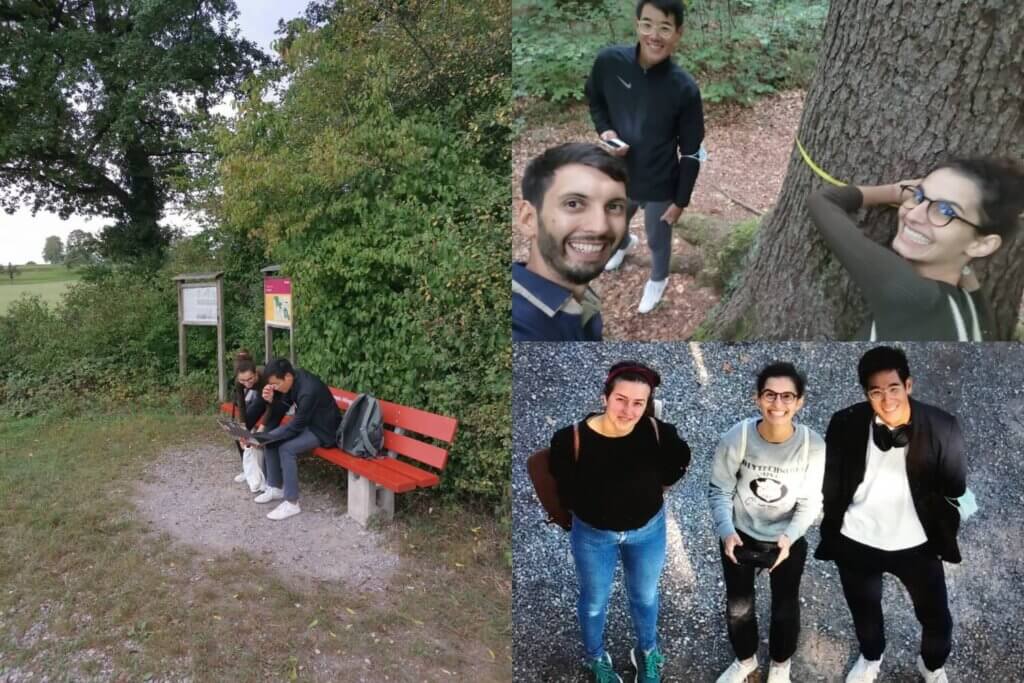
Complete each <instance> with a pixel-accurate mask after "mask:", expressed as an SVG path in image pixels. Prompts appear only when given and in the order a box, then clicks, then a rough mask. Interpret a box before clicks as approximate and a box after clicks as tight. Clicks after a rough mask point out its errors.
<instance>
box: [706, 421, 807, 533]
mask: <svg viewBox="0 0 1024 683" xmlns="http://www.w3.org/2000/svg"><path fill="white" fill-rule="evenodd" d="M758 419H759V418H752V419H748V420H743V421H741V422H739V423H737V424H735V425H733V427H732V428H731V429H729V431H727V432H726V433H725V434H723V435H722V438H721V440H719V442H718V447H717V448H716V449H715V458H714V462H712V464H711V486H710V490H709V491H708V499H709V502H710V503H711V518H712V519H713V520H714V524H715V533H716V534H718V537H719V538H725V537H727V536H729V535H730V534H733V533H735V531H736V530H737V529H739V530H740V531H742V532H743V533H745V534H748V535H750V536H752V537H754V538H756V539H758V540H759V541H770V542H771V541H776V540H778V538H779V536H781V535H782V534H785V535H786V536H789V538H790V540H792V541H796V540H797V539H798V538H800V537H801V536H803V535H804V533H806V531H807V528H808V527H809V526H810V525H811V524H812V523H813V522H814V520H815V518H816V517H817V516H818V513H819V512H821V502H822V494H821V484H822V479H824V476H825V441H824V440H823V439H822V438H821V437H820V436H818V434H817V433H815V432H814V431H813V430H811V429H809V428H807V427H806V426H804V425H795V427H796V429H795V430H794V431H793V436H791V437H789V439H787V440H786V441H784V442H783V443H779V444H774V443H768V442H767V441H765V440H764V439H763V438H762V437H761V435H760V433H758V431H757V422H758ZM744 430H746V452H745V453H743V452H742V450H743V432H744Z"/></svg>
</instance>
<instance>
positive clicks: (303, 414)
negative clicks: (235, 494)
mask: <svg viewBox="0 0 1024 683" xmlns="http://www.w3.org/2000/svg"><path fill="white" fill-rule="evenodd" d="M265 374H266V378H267V386H266V387H264V391H263V398H264V400H266V401H267V402H268V403H271V407H270V418H269V420H268V422H269V423H270V424H278V423H279V422H280V421H281V418H282V417H283V416H284V413H285V412H286V411H287V410H288V409H289V408H291V407H292V406H295V414H294V415H292V419H291V420H290V421H289V422H288V424H285V425H281V426H280V427H276V428H274V429H273V430H271V431H270V432H268V433H267V436H266V439H267V441H268V442H269V443H267V445H266V446H265V453H264V455H265V461H266V469H267V490H266V491H264V492H263V493H261V494H260V495H258V496H256V498H255V501H256V502H257V503H269V502H271V501H274V500H281V499H282V498H283V499H284V500H283V501H282V502H281V504H280V505H278V506H277V507H276V508H274V510H272V511H271V512H270V514H268V515H267V517H268V518H269V519H273V520H282V519H287V518H288V517H292V516H293V515H297V514H299V513H300V512H301V511H302V510H300V509H299V502H298V501H299V468H298V462H297V461H298V457H299V455H301V454H302V453H305V452H307V451H311V450H313V449H314V448H316V447H317V446H333V445H335V443H336V440H337V434H338V425H339V424H341V412H340V411H339V410H338V405H337V404H336V403H335V402H334V397H333V396H332V395H331V391H330V389H328V388H327V385H326V384H324V383H323V382H322V381H321V380H320V378H319V377H317V376H316V375H314V374H312V373H310V372H306V371H305V370H300V369H299V368H293V367H292V364H291V363H289V362H288V361H287V360H286V359H284V358H277V359H275V360H272V361H270V363H268V364H267V368H266V370H265ZM282 480H283V484H284V487H283V489H282Z"/></svg>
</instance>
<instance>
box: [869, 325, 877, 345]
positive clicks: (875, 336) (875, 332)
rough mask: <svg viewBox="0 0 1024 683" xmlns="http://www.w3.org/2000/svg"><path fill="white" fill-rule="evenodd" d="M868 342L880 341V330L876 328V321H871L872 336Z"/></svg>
mask: <svg viewBox="0 0 1024 683" xmlns="http://www.w3.org/2000/svg"><path fill="white" fill-rule="evenodd" d="M868 341H873V342H874V341H878V328H876V327H875V321H874V320H872V321H871V336H870V337H868Z"/></svg>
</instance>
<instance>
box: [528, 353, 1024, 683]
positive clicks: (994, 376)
mask: <svg viewBox="0 0 1024 683" xmlns="http://www.w3.org/2000/svg"><path fill="white" fill-rule="evenodd" d="M870 347H871V345H870V344H861V343H828V344H824V343H804V344H797V343H771V344H769V343H749V344H721V343H719V344H694V343H686V342H680V343H667V344H637V343H604V344H515V345H514V351H513V353H514V366H513V367H514V372H513V394H512V410H513V466H512V488H513V599H512V611H513V653H514V680H516V681H586V680H588V678H587V676H586V674H585V671H584V670H583V669H582V667H581V664H580V662H581V654H582V649H581V646H580V644H579V635H578V628H577V625H576V617H575V600H576V579H575V575H574V571H573V567H572V561H571V556H570V552H569V544H568V538H567V535H566V534H565V533H564V532H563V531H562V530H561V529H558V528H557V527H549V526H545V525H544V524H543V523H542V522H541V520H542V519H543V514H542V512H543V510H542V508H541V507H540V504H539V503H538V502H537V501H536V499H535V497H534V494H533V490H532V488H531V486H530V482H529V478H528V476H527V474H526V467H525V461H526V457H527V456H528V455H529V454H530V453H531V452H533V450H535V449H536V448H538V447H541V446H543V445H546V443H547V442H548V440H549V439H550V436H551V434H552V432H554V431H555V429H557V428H558V427H560V426H563V425H566V424H569V423H571V422H572V421H574V420H578V419H580V418H581V417H582V416H583V415H584V414H585V413H586V412H588V411H590V410H598V409H599V407H600V400H599V395H600V391H601V384H602V380H603V377H604V373H605V372H606V370H607V368H608V366H610V365H611V364H612V363H613V362H615V361H618V360H622V359H624V358H636V359H639V360H642V361H645V362H647V363H649V364H651V365H652V366H654V367H655V368H657V369H658V370H659V371H660V372H661V373H662V376H663V385H662V387H661V388H660V389H659V390H658V392H657V396H658V397H659V398H661V399H664V400H665V402H666V406H665V415H664V419H666V420H667V421H669V422H673V423H675V424H676V425H677V426H678V427H679V430H680V433H681V434H682V435H683V436H684V438H686V440H687V441H688V443H689V444H690V447H691V448H692V450H693V453H694V459H693V462H692V463H691V465H690V469H689V470H688V472H687V473H686V476H685V477H684V478H683V480H682V481H681V482H680V483H679V484H677V485H676V486H675V487H674V488H673V489H672V490H671V492H670V493H669V496H668V509H669V511H670V522H669V555H668V561H667V563H666V569H665V573H664V575H663V578H662V609H661V616H660V621H659V634H660V638H661V647H662V651H663V652H664V654H665V656H666V660H667V661H666V669H665V680H667V681H687V682H689V681H694V682H698V681H714V680H715V679H716V678H717V676H718V675H719V674H720V673H721V671H722V670H723V669H724V668H725V667H726V666H728V664H729V663H730V662H731V661H732V659H733V656H734V655H733V653H732V650H731V648H730V646H729V641H728V638H727V635H726V628H725V621H724V616H723V611H724V606H725V593H724V585H723V582H722V576H721V567H720V565H719V564H718V562H719V560H718V551H717V546H716V539H715V538H714V534H713V532H712V528H711V518H710V514H709V512H708V506H707V493H706V491H707V482H708V477H709V463H710V457H711V453H712V452H713V449H714V446H715V443H716V442H717V439H718V436H719V435H720V434H721V433H722V432H724V431H725V430H726V429H727V428H728V427H729V426H731V425H732V424H733V423H735V422H736V421H737V420H738V419H740V418H742V417H744V416H748V415H753V414H755V409H754V405H753V402H752V395H753V386H754V378H755V376H756V373H757V371H758V370H759V369H760V367H761V366H762V365H763V364H764V363H766V362H768V361H770V360H775V359H779V360H790V361H793V362H794V363H796V364H797V366H798V367H799V368H800V369H801V370H802V371H804V372H805V373H806V374H807V375H808V395H807V404H806V406H805V408H804V410H803V412H802V413H801V417H802V419H803V421H804V423H806V424H808V425H809V426H811V428H812V429H815V430H817V431H818V432H819V433H821V434H824V431H825V427H826V425H827V423H828V419H829V417H830V416H831V414H832V413H833V412H834V411H835V410H838V409H839V408H842V407H844V406H846V405H848V404H851V403H854V402H857V401H860V400H862V394H861V392H860V390H859V387H858V386H857V378H856V363H857V359H858V358H859V356H860V354H861V353H863V352H864V351H865V350H867V349H868V348H870ZM904 348H905V349H906V351H907V354H908V356H909V358H910V365H911V372H912V374H913V376H914V378H915V384H914V395H915V396H916V397H917V398H919V399H921V400H923V401H925V402H929V403H933V404H935V405H938V406H941V407H943V408H945V409H946V410H948V411H950V412H953V413H955V414H957V415H958V416H959V417H960V421H961V425H962V427H963V430H964V433H965V437H966V439H967V443H968V446H969V455H968V458H969V460H968V467H969V475H968V483H969V485H970V487H971V489H972V490H973V491H974V492H975V494H976V495H977V498H978V503H979V505H980V508H981V509H980V512H979V513H978V514H977V515H975V516H974V517H972V518H971V519H970V520H969V521H968V522H967V523H965V525H964V526H963V527H962V528H961V531H960V537H959V540H960V546H961V552H962V554H963V556H964V561H963V563H961V564H959V565H951V564H946V565H945V569H946V583H947V587H948V590H949V595H950V610H951V612H952V613H953V620H954V634H953V638H954V642H953V653H952V655H951V657H950V659H949V661H948V662H947V664H946V671H947V673H948V675H949V679H950V681H953V682H954V683H957V682H959V681H983V682H986V683H987V682H989V681H992V682H1000V683H1002V682H1011V681H1021V680H1024V648H1022V646H1021V643H1022V641H1024V618H1022V615H1024V608H1022V607H1021V604H1022V601H1024V563H1022V561H1021V559H1020V558H1021V555H1022V552H1021V548H1022V547H1024V543H1022V541H1024V505H1022V504H1024V470H1022V468H1021V464H1020V458H1021V454H1022V451H1024V383H1022V381H1021V379H1022V378H1024V347H1022V346H1021V345H1016V344H983V345H975V344H952V343H950V344H906V345H904ZM808 541H809V543H810V547H811V549H812V550H813V548H815V547H816V546H817V544H818V529H817V525H815V526H813V527H812V528H811V531H810V532H809V534H808ZM620 579H621V572H620V574H619V577H618V578H617V580H616V581H617V586H616V589H615V593H614V595H613V598H612V604H611V607H610V612H609V619H608V626H607V629H606V645H607V646H608V648H609V652H610V653H611V655H612V657H613V659H614V661H615V663H616V668H617V670H618V671H619V672H620V673H622V674H625V673H626V672H627V671H628V670H629V666H628V656H629V648H630V647H631V644H632V637H633V636H632V625H631V622H630V619H629V616H628V611H627V606H626V602H625V598H624V595H623V593H622V586H621V581H620ZM884 590H885V592H884V597H883V604H884V605H885V615H886V638H887V648H886V653H885V658H884V660H883V664H882V673H881V676H880V678H879V680H880V681H919V680H920V677H919V675H918V674H917V671H916V667H915V665H914V662H915V660H916V657H917V652H918V643H919V637H920V630H919V626H918V624H917V621H916V619H915V618H914V615H913V610H912V607H911V604H910V600H909V598H908V597H907V595H906V592H905V591H904V589H903V587H902V585H901V584H899V582H898V581H896V580H895V579H893V578H892V577H888V576H887V577H886V579H885V589H884ZM757 591H758V595H759V598H760V599H759V600H758V621H759V625H760V628H761V636H762V644H761V649H760V651H759V655H758V657H759V659H760V660H761V662H762V668H761V671H760V673H759V676H760V677H758V675H754V676H751V678H750V679H749V681H750V682H751V683H752V682H753V681H763V680H765V678H766V677H767V671H766V666H764V663H765V662H766V660H767V658H768V654H767V640H766V639H767V624H768V609H767V608H768V600H767V598H768V595H769V592H768V586H767V580H766V577H765V576H762V577H759V579H758V584H757ZM801 603H802V607H803V612H802V620H801V621H802V631H801V635H800V644H799V647H798V649H797V652H796V655H795V656H794V660H793V662H794V663H793V669H792V678H793V680H794V681H842V680H843V677H844V676H845V673H846V670H847V669H848V668H849V666H851V665H852V663H853V661H854V660H855V659H856V655H857V647H856V639H855V637H854V634H853V625H852V620H851V618H850V615H849V611H848V609H847V607H846V603H845V601H844V599H843V595H842V590H841V588H840V585H839V579H838V576H837V573H836V571H835V568H834V565H833V564H832V563H830V562H828V563H826V562H820V561H817V560H813V559H811V558H808V562H807V568H806V569H805V572H804V578H803V583H802V590H801ZM630 680H632V679H630Z"/></svg>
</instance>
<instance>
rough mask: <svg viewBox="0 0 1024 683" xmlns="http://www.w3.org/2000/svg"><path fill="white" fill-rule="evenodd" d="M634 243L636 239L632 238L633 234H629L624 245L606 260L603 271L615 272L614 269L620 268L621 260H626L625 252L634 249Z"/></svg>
mask: <svg viewBox="0 0 1024 683" xmlns="http://www.w3.org/2000/svg"><path fill="white" fill-rule="evenodd" d="M636 241H637V240H636V238H635V237H633V233H629V236H628V237H627V238H626V243H625V244H623V245H622V247H621V248H620V249H619V250H618V251H616V252H615V253H614V254H612V257H611V258H610V259H608V263H606V264H604V269H605V270H615V269H616V268H618V267H619V266H621V265H622V260H623V259H624V258H626V250H627V249H632V248H633V247H635V246H636Z"/></svg>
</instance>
